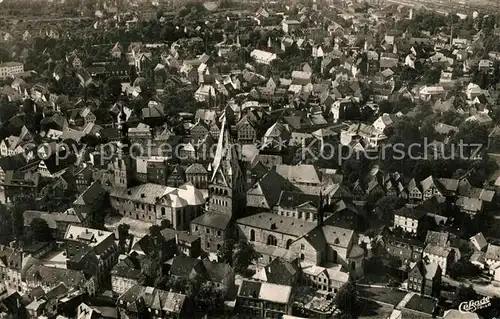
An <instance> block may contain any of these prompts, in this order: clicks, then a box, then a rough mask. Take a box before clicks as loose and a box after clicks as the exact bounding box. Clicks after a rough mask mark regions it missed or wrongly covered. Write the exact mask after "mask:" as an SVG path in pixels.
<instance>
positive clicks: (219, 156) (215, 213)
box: [191, 117, 246, 253]
mask: <svg viewBox="0 0 500 319" xmlns="http://www.w3.org/2000/svg"><path fill="white" fill-rule="evenodd" d="M220 132H221V133H220V135H219V139H218V142H217V149H216V152H215V156H214V159H213V163H212V165H211V167H210V171H209V178H210V180H209V185H208V192H209V198H210V201H209V203H208V205H207V209H206V211H205V213H204V214H203V215H201V216H200V217H198V218H196V219H194V220H192V221H191V234H193V235H196V236H199V237H200V238H201V245H202V249H204V250H205V251H207V252H214V253H215V252H217V250H218V249H219V248H220V247H221V246H222V243H223V242H224V238H226V237H228V236H230V237H233V235H235V234H233V233H232V229H233V227H232V225H233V222H234V221H235V220H236V219H237V218H238V217H240V215H241V213H242V212H244V211H245V209H246V193H245V177H244V175H243V172H244V170H243V169H242V166H241V162H240V160H239V154H238V152H237V149H236V147H235V146H234V144H233V143H232V139H231V137H230V132H229V127H228V124H227V120H226V118H225V117H223V119H222V123H221V131H220Z"/></svg>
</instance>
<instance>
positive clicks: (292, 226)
mask: <svg viewBox="0 0 500 319" xmlns="http://www.w3.org/2000/svg"><path fill="white" fill-rule="evenodd" d="M237 223H238V224H241V225H246V226H250V227H255V228H260V229H267V230H268V231H271V232H276V233H282V234H287V235H291V236H296V237H300V236H302V235H304V234H306V233H308V232H310V231H311V230H312V229H314V227H316V223H312V222H307V221H302V220H298V219H296V218H292V217H285V216H280V215H276V214H272V213H259V214H256V215H252V216H247V217H243V218H240V219H238V220H237Z"/></svg>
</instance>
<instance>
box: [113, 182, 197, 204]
mask: <svg viewBox="0 0 500 319" xmlns="http://www.w3.org/2000/svg"><path fill="white" fill-rule="evenodd" d="M111 196H113V197H119V198H126V199H130V200H132V201H137V202H141V203H145V204H150V205H153V204H156V203H157V202H158V201H160V200H163V204H165V202H168V203H169V205H171V206H172V207H185V206H198V205H202V204H204V203H205V199H204V197H203V193H202V192H201V191H200V190H198V189H196V188H195V187H194V186H193V185H192V184H190V183H186V184H184V185H182V186H180V187H179V188H174V187H169V186H164V185H159V184H152V183H147V184H142V185H139V186H135V187H131V188H129V189H127V190H119V189H115V190H113V191H112V192H111Z"/></svg>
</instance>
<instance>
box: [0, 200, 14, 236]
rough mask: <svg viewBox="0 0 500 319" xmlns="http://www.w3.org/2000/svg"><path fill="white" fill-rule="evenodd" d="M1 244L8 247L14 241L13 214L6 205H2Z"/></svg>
mask: <svg viewBox="0 0 500 319" xmlns="http://www.w3.org/2000/svg"><path fill="white" fill-rule="evenodd" d="M0 234H2V236H0V244H2V245H8V244H9V243H10V242H11V241H12V240H13V239H14V236H13V233H12V214H11V213H10V211H9V210H7V207H6V206H5V205H4V204H1V203H0Z"/></svg>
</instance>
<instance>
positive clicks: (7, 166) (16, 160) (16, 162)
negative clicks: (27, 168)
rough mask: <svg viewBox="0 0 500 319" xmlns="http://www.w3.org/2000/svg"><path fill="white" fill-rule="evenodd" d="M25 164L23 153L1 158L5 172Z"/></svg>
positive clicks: (0, 161)
mask: <svg viewBox="0 0 500 319" xmlns="http://www.w3.org/2000/svg"><path fill="white" fill-rule="evenodd" d="M24 165H26V160H25V159H24V155H23V154H17V155H14V156H7V157H1V158H0V167H1V168H2V169H3V171H4V172H5V171H7V170H17V169H19V168H21V167H23V166H24Z"/></svg>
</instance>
